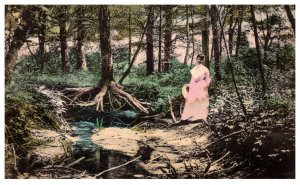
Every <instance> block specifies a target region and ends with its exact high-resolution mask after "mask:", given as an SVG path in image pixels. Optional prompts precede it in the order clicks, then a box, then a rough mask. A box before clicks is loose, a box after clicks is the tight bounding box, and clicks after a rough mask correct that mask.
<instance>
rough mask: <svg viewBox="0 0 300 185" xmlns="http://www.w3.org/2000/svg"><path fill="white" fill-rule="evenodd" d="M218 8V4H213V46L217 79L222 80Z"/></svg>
mask: <svg viewBox="0 0 300 185" xmlns="http://www.w3.org/2000/svg"><path fill="white" fill-rule="evenodd" d="M217 11H218V8H217V6H216V5H211V22H212V32H213V44H212V45H213V48H214V60H215V73H216V80H218V81H220V80H221V61H220V50H219V49H220V45H219V41H220V32H219V27H218V14H217V13H218V12H217Z"/></svg>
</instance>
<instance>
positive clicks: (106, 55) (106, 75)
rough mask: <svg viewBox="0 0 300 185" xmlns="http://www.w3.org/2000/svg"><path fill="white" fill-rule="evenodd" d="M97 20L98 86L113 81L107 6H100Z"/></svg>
mask: <svg viewBox="0 0 300 185" xmlns="http://www.w3.org/2000/svg"><path fill="white" fill-rule="evenodd" d="M99 20H100V21H99V25H100V49H101V56H102V57H101V58H102V61H101V80H100V84H107V83H108V82H111V81H114V76H113V75H114V72H113V62H112V52H111V35H110V12H109V9H108V6H106V5H101V6H100V11H99Z"/></svg>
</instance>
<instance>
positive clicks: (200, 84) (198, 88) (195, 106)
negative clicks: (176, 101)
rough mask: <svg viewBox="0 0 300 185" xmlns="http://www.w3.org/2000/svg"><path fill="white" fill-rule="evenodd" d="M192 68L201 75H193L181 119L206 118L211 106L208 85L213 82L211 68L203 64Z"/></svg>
mask: <svg viewBox="0 0 300 185" xmlns="http://www.w3.org/2000/svg"><path fill="white" fill-rule="evenodd" d="M192 70H195V71H198V73H199V74H200V76H198V77H195V76H193V75H192V78H191V81H190V84H189V92H188V94H187V96H186V97H185V98H186V101H185V105H184V110H183V113H182V115H181V119H182V120H187V119H188V120H191V121H194V120H199V119H204V120H206V118H207V115H208V106H209V97H208V86H209V85H210V82H211V79H210V74H209V70H208V69H207V68H206V67H205V66H203V65H202V64H200V65H197V66H195V67H194V68H193V69H192ZM192 70H191V71H192Z"/></svg>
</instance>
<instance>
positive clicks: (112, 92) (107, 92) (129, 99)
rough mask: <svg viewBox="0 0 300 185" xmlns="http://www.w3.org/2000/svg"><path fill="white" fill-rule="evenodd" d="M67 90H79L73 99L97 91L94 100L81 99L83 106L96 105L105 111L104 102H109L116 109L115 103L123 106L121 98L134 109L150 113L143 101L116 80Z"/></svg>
mask: <svg viewBox="0 0 300 185" xmlns="http://www.w3.org/2000/svg"><path fill="white" fill-rule="evenodd" d="M66 91H70V92H77V93H74V94H73V101H76V100H79V99H81V97H83V96H86V95H89V96H94V94H95V93H97V94H96V95H95V97H94V99H93V100H91V101H90V98H88V101H87V102H85V101H80V102H79V103H78V105H80V106H83V107H90V106H96V110H97V111H104V102H107V103H108V104H109V105H110V107H112V108H113V109H115V107H114V103H117V105H118V107H119V108H120V107H123V106H124V105H122V103H121V101H120V100H123V101H124V102H125V103H127V104H128V105H129V106H131V107H133V108H134V109H138V110H140V111H142V112H144V113H146V114H148V110H147V109H146V108H145V107H144V106H143V105H142V103H141V102H140V101H139V100H137V99H136V98H135V97H133V96H132V95H131V94H129V93H127V92H126V91H124V90H123V87H122V86H121V85H119V84H118V83H116V82H114V81H110V82H108V83H102V85H100V88H99V87H96V88H78V89H76V88H72V89H66Z"/></svg>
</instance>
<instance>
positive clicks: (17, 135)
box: [5, 97, 59, 145]
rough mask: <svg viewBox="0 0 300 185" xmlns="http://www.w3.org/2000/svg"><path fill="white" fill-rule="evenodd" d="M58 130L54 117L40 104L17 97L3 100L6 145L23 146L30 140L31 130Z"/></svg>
mask: <svg viewBox="0 0 300 185" xmlns="http://www.w3.org/2000/svg"><path fill="white" fill-rule="evenodd" d="M33 128H35V129H41V128H47V129H49V128H50V129H54V130H59V125H58V121H57V120H56V117H55V115H54V114H53V113H52V112H51V111H50V110H48V109H47V108H45V107H43V106H42V105H41V104H36V103H32V102H29V101H27V100H25V99H22V98H18V97H9V98H6V100H5V135H6V137H5V138H6V141H7V142H8V143H11V142H14V143H16V144H20V145H22V144H24V143H25V142H28V141H29V140H31V139H32V138H30V134H29V132H30V130H31V129H33Z"/></svg>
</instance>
